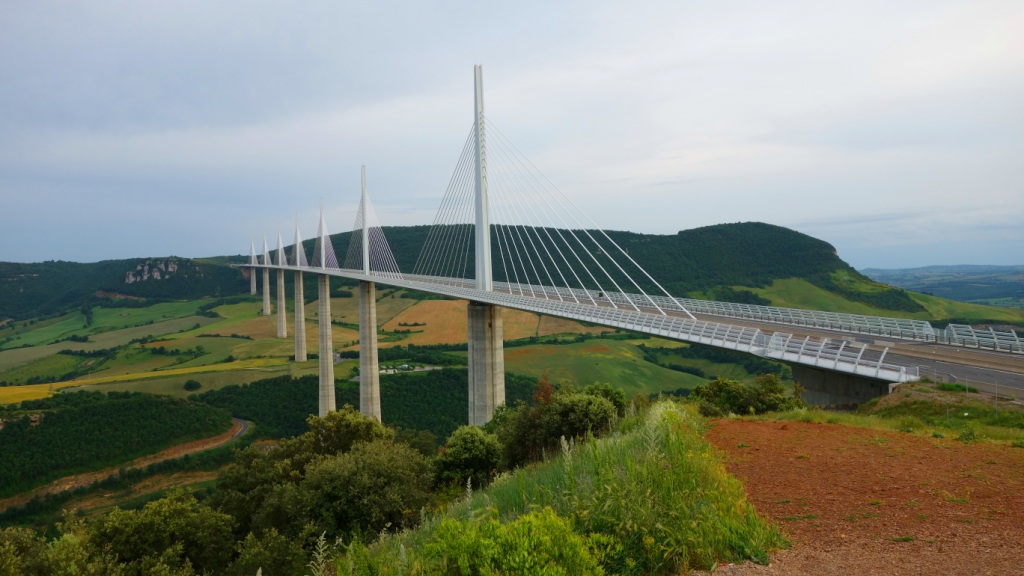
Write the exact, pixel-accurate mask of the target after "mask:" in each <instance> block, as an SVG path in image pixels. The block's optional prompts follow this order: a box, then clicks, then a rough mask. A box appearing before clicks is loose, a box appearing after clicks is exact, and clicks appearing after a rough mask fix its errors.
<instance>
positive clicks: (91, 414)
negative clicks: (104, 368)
mask: <svg viewBox="0 0 1024 576" xmlns="http://www.w3.org/2000/svg"><path fill="white" fill-rule="evenodd" d="M29 414H35V415H41V418H39V419H38V421H37V423H33V422H32V421H31V419H30V418H29ZM0 415H3V419H4V420H5V422H4V426H3V429H2V430H0V462H3V463H4V466H2V467H0V497H2V496H9V495H11V494H16V493H18V492H20V491H23V490H27V489H29V488H33V487H35V486H39V485H42V484H45V483H46V482H48V481H50V480H54V479H56V478H60V477H62V476H66V475H68V474H73V473H77V472H82V471H87V470H95V469H99V468H103V467H105V466H112V465H116V464H120V463H122V462H125V461H127V460H130V459H132V458H135V457H137V456H142V455H145V454H149V453H152V452H156V451H158V450H161V449H163V448H167V447H169V446H173V445H175V444H178V443H181V442H186V441H189V440H196V439H199V438H206V437H209V436H215V435H217V434H219V433H221V432H224V431H225V430H227V429H228V428H230V426H231V419H230V416H229V414H228V413H227V412H226V411H223V410H219V409H217V408H214V407H211V406H207V405H203V404H197V403H194V402H187V401H182V400H173V399H170V398H164V397H160V396H152V395H147V394H127V393H112V394H109V395H104V394H100V393H96V392H79V393H74V394H61V395H58V396H54V397H52V398H48V399H45V400H33V401H26V402H22V403H21V405H20V407H17V408H16V409H12V408H10V407H9V408H8V409H7V410H4V411H2V412H0ZM113 438H116V439H117V441H116V442H114V441H111V439H113Z"/></svg>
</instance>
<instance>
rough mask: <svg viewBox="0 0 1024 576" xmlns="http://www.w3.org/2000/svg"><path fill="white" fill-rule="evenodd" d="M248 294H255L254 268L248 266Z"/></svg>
mask: <svg viewBox="0 0 1024 576" xmlns="http://www.w3.org/2000/svg"><path fill="white" fill-rule="evenodd" d="M249 294H250V295H252V296H255V295H256V269H255V268H249Z"/></svg>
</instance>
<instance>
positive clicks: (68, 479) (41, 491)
mask: <svg viewBox="0 0 1024 576" xmlns="http://www.w3.org/2000/svg"><path fill="white" fill-rule="evenodd" d="M242 427H243V423H242V422H241V421H240V420H232V423H231V429H230V430H228V431H227V432H224V433H223V434H220V435H218V436H213V437H210V438H203V439H202V440H194V441H192V442H186V443H184V444H178V445H177V446H172V447H170V448H168V449H166V450H163V451H160V452H157V453H155V454H150V455H148V456H143V457H141V458H136V459H135V460H132V461H131V462H128V463H127V464H124V465H122V466H112V467H110V468H104V469H103V470H96V471H94V472H83V473H82V474H75V475H73V476H65V477H63V478H60V479H58V480H54V481H53V482H50V483H49V484H47V485H46V486H42V487H39V488H36V489H34V490H30V491H28V492H22V493H21V494H17V495H15V496H11V497H9V498H4V499H2V500H0V511H3V510H7V509H8V508H11V507H13V506H21V505H22V504H25V503H26V502H28V501H29V500H31V499H32V498H35V497H36V496H42V495H45V494H58V493H60V492H64V491H66V490H74V489H75V488H81V487H83V486H88V485H90V484H92V483H94V482H98V481H100V480H104V479H106V478H108V477H110V476H114V475H116V474H117V473H118V471H119V470H120V469H121V468H126V469H129V470H131V469H134V468H144V467H146V466H149V465H150V464H156V463H157V462H163V461H164V460H171V459H173V458H181V457H182V456H185V455H188V454H194V453H196V452H202V451H203V450H209V449H211V448H216V447H217V446H221V445H223V444H227V443H228V442H230V441H231V440H232V439H234V438H235V436H236V435H237V434H238V433H239V432H240V431H241V430H242Z"/></svg>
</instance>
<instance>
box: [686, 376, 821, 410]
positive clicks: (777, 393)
mask: <svg viewBox="0 0 1024 576" xmlns="http://www.w3.org/2000/svg"><path fill="white" fill-rule="evenodd" d="M690 397H691V398H694V399H697V400H698V406H701V413H702V414H704V415H706V416H714V415H715V412H716V411H715V410H712V409H711V408H710V407H708V406H703V405H702V404H701V403H700V402H699V401H703V402H706V403H708V404H712V405H714V406H715V407H716V408H717V409H718V411H720V412H722V413H725V414H728V413H732V414H763V413H765V412H778V411H783V410H792V409H795V408H802V407H805V406H806V404H805V403H804V401H803V400H801V399H800V398H798V397H794V396H788V395H786V388H785V386H783V385H782V380H781V379H780V378H779V377H778V376H777V375H775V374H762V375H760V376H757V377H756V378H754V385H752V386H749V385H744V384H741V383H740V382H736V381H735V380H728V379H725V378H716V379H714V380H712V381H711V382H708V383H707V384H702V385H700V386H697V387H696V388H694V389H693V392H692V393H691V394H690Z"/></svg>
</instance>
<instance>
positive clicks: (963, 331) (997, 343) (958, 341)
mask: <svg viewBox="0 0 1024 576" xmlns="http://www.w3.org/2000/svg"><path fill="white" fill-rule="evenodd" d="M935 341H936V342H941V343H943V344H953V345H956V346H964V347H967V348H979V349H983V350H996V351H999V352H1014V353H1017V354H1024V339H1021V338H1020V337H1019V336H1017V333H1016V332H1003V331H997V330H994V329H992V328H989V329H987V330H978V329H975V328H974V327H972V326H968V325H966V324H950V325H948V326H946V328H945V329H943V330H939V331H937V332H936V338H935Z"/></svg>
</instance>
